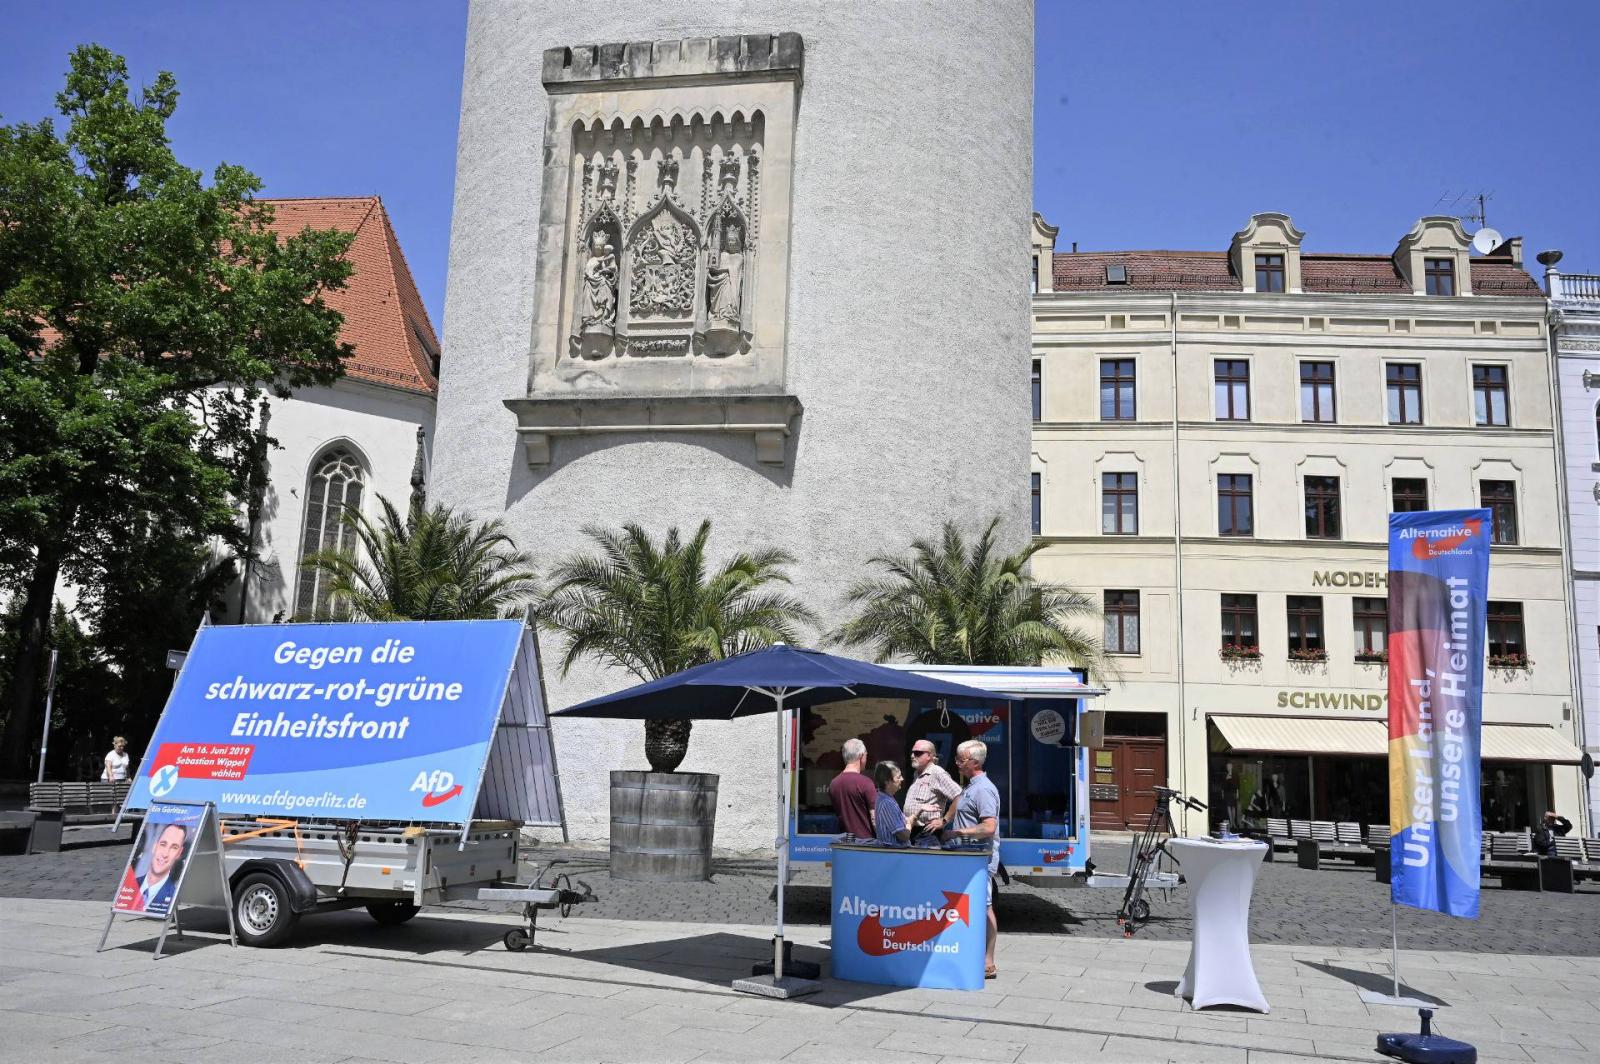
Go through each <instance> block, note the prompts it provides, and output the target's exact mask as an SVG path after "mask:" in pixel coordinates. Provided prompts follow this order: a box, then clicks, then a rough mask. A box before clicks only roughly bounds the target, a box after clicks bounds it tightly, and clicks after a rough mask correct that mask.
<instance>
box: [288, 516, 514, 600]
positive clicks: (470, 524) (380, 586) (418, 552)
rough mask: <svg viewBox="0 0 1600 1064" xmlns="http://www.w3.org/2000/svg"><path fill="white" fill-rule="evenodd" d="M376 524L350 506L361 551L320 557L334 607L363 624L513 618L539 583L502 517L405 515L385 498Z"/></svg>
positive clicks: (348, 520) (317, 563)
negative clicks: (478, 519)
mask: <svg viewBox="0 0 1600 1064" xmlns="http://www.w3.org/2000/svg"><path fill="white" fill-rule="evenodd" d="M378 502H379V503H380V504H381V505H382V507H383V516H382V517H381V518H380V519H379V520H378V521H372V520H371V519H369V518H367V517H366V516H365V515H363V514H362V513H361V512H360V511H359V510H355V509H346V510H345V512H344V515H343V517H342V520H343V521H344V522H345V524H347V525H349V526H350V528H351V530H352V531H354V532H355V534H356V539H357V542H358V544H359V548H358V549H357V550H355V551H351V552H347V553H340V552H334V551H324V552H322V553H320V554H313V555H311V556H310V557H309V558H308V559H306V560H307V562H308V564H310V565H312V566H314V567H316V568H317V569H320V570H321V571H322V572H324V573H326V574H328V578H329V590H330V591H331V593H332V602H333V603H334V611H335V612H336V613H337V614H339V615H340V616H349V617H352V618H355V619H358V620H363V621H463V620H484V619H489V618H494V617H509V616H511V615H513V614H514V613H516V611H517V610H519V609H520V608H521V607H522V606H523V604H524V603H526V602H527V601H528V600H529V599H530V598H531V597H532V596H533V594H534V592H535V591H536V590H537V588H538V576H537V574H536V573H535V572H534V569H533V564H532V558H531V557H530V556H529V555H528V554H525V553H524V552H522V551H519V550H517V549H516V544H515V543H513V542H512V540H511V537H510V536H509V535H508V534H507V533H506V531H505V529H504V528H503V527H502V526H501V524H500V522H499V521H498V520H491V521H484V522H481V523H478V522H474V521H473V520H472V519H471V518H468V517H466V516H463V515H460V514H456V513H452V512H451V510H450V509H449V507H446V506H434V507H433V508H432V509H423V508H422V507H421V506H412V507H411V510H410V512H409V515H408V516H407V517H406V518H405V519H403V520H402V519H401V517H400V512H399V511H398V510H396V509H395V507H394V504H393V503H391V502H390V501H389V500H388V499H386V498H384V497H383V496H382V495H380V496H378Z"/></svg>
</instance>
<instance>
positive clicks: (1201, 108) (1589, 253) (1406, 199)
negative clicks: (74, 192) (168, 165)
mask: <svg viewBox="0 0 1600 1064" xmlns="http://www.w3.org/2000/svg"><path fill="white" fill-rule="evenodd" d="M0 17H3V19H4V25H5V28H6V32H5V34H4V35H3V37H0V121H4V122H14V121H19V120H23V119H27V120H34V119H37V118H39V117H42V116H44V115H45V114H47V113H50V112H51V111H52V101H53V98H54V94H55V93H56V92H57V91H58V90H59V89H60V87H61V78H62V73H63V72H64V71H65V69H66V57H67V53H68V52H69V51H70V50H71V48H72V47H73V46H74V45H75V44H77V43H79V42H82V41H97V42H99V43H101V44H104V45H106V46H107V47H109V48H112V49H113V50H115V51H118V52H121V53H122V54H124V55H126V56H127V57H128V60H129V63H130V66H131V68H132V72H133V76H134V78H135V80H137V81H148V80H149V79H150V78H152V77H153V76H154V74H155V72H156V71H157V70H161V69H168V70H171V71H173V72H174V73H175V74H176V75H177V77H178V84H179V88H180V90H181V91H182V93H183V98H182V100H181V102H180V105H179V111H178V114H177V116H176V118H175V119H174V121H173V123H172V126H171V130H172V134H173V139H174V142H175V144H176V146H177V149H178V152H179V155H180V157H181V158H182V159H183V160H184V161H185V162H186V163H188V164H189V165H191V166H203V167H205V168H206V169H209V168H210V167H211V166H212V165H213V164H215V163H216V162H217V161H219V160H227V161H229V162H236V163H242V164H244V165H246V166H248V167H250V168H251V169H253V170H255V171H256V172H257V173H258V174H260V175H261V177H262V178H263V179H264V180H265V181H266V194H267V195H275V196H317V195H366V194H370V193H378V194H381V195H382V196H383V199H384V203H385V204H386V205H387V206H388V208H389V211H390V214H391V215H392V216H393V218H394V221H395V226H396V228H397V229H398V231H399V234H400V239H401V242H402V244H403V246H404V248H405V251H406V257H407V259H408V260H409V262H410V264H411V268H412V270H413V272H414V273H415V274H416V277H417V283H418V286H419V287H420V288H421V290H422V295H423V299H424V300H425V301H426V302H427V304H428V309H429V311H430V312H431V313H432V315H433V317H434V321H435V324H436V325H437V324H440V322H441V312H442V310H443V303H444V278H445V263H446V257H447V254H448V250H449V235H450V207H451V198H452V190H453V186H454V167H455V146H456V126H457V110H458V105H459V98H460V86H461V66H462V56H463V49H464V32H465V22H466V18H465V5H464V4H457V3H452V2H448V0H437V2H428V3H421V2H410V0H389V2H384V3H378V2H371V3H353V2H338V0H333V2H317V3H301V2H287V0H273V2H271V3H269V4H263V5H249V6H247V5H244V4H232V3H229V4H222V3H209V2H207V3H202V2H198V0H190V2H181V3H180V2H172V0H146V2H143V3H139V4H126V3H113V2H111V0H74V2H72V3H60V2H49V3H45V2H36V0H7V2H6V3H5V5H4V7H3V8H0ZM1597 40H1600V4H1595V3H1590V2H1588V0H1583V2H1570V3H1548V4H1521V3H1510V2H1501V0H1494V2H1491V0H1455V2H1449V3H1445V2H1434V0H1426V2H1402V3H1394V2H1392V0H1390V2H1385V3H1373V2H1368V0H1340V2H1338V3H1334V2H1331V0H1330V2H1326V3H1316V4H1313V3H1304V2H1296V0H1290V2H1288V3H1277V4H1267V3H1264V2H1258V3H1244V2H1220V0H1215V2H1205V3H1191V2H1181V3H1180V2H1155V0H1151V2H1143V3H1133V2H1129V3H1123V4H1105V3H1092V2H1079V0H1073V2H1070V3H1069V2H1066V0H1039V8H1038V40H1037V58H1038V78H1037V93H1036V97H1035V104H1034V116H1035V121H1034V141H1035V147H1036V152H1035V161H1034V195H1035V203H1036V206H1037V208H1038V209H1039V210H1040V211H1042V212H1043V213H1044V215H1045V217H1046V218H1048V219H1049V220H1050V222H1051V223H1053V224H1056V225H1059V226H1060V227H1061V236H1060V240H1061V242H1062V243H1061V247H1062V249H1063V250H1064V249H1066V248H1067V247H1069V246H1070V244H1071V242H1072V241H1074V240H1076V241H1078V244H1079V247H1081V248H1083V249H1085V250H1090V249H1106V248H1154V247H1169V248H1199V249H1206V248H1209V249H1218V250H1220V249H1222V248H1225V247H1227V244H1228V239H1229V237H1230V236H1231V235H1232V234H1233V232H1234V231H1235V230H1237V229H1238V228H1239V227H1240V226H1241V225H1243V224H1244V222H1245V220H1246V219H1247V218H1248V217H1249V216H1250V214H1251V213H1253V212H1256V211H1263V210H1281V211H1285V212H1287V213H1289V214H1290V215H1292V216H1293V217H1294V220H1295V223H1296V224H1297V225H1298V226H1299V227H1300V228H1301V229H1303V230H1305V232H1306V234H1307V235H1306V244H1305V246H1306V247H1307V248H1308V249H1315V250H1323V251H1366V252H1388V251H1390V250H1392V249H1393V247H1394V245H1395V242H1396V241H1397V240H1398V239H1399V238H1400V237H1401V235H1403V234H1404V233H1405V232H1406V231H1407V230H1408V229H1409V228H1410V226H1411V224H1412V223H1413V222H1414V221H1415V220H1416V219H1417V218H1418V217H1420V216H1422V215H1424V214H1431V213H1452V214H1453V213H1461V212H1463V211H1466V210H1470V209H1472V207H1471V206H1468V205H1465V200H1463V205H1460V206H1454V207H1452V206H1451V205H1450V201H1451V200H1454V199H1455V198H1456V197H1458V196H1463V195H1465V194H1475V193H1477V192H1479V191H1485V192H1492V193H1493V198H1492V199H1491V200H1490V201H1489V204H1488V213H1489V223H1490V225H1492V226H1494V227H1495V228H1497V229H1499V230H1500V231H1501V232H1502V233H1505V234H1506V235H1513V234H1519V235H1522V236H1524V237H1525V238H1526V248H1527V256H1528V261H1529V263H1530V264H1532V265H1533V269H1534V271H1535V272H1536V273H1537V271H1538V269H1539V267H1538V266H1537V264H1533V255H1534V253H1535V252H1537V251H1539V250H1542V249H1544V248H1549V247H1559V248H1562V249H1563V250H1565V252H1566V256H1567V257H1566V259H1565V260H1564V261H1563V263H1562V266H1563V267H1564V268H1566V269H1569V270H1574V271H1578V272H1600V200H1597V198H1596V190H1597V186H1600V165H1597V164H1600V137H1597V133H1600V123H1597V122H1596V121H1595V120H1594V118H1593V117H1592V116H1593V114H1594V109H1595V106H1596V103H1597V101H1600V62H1597V61H1596V55H1597V51H1596V46H1595V45H1594V43H1593V42H1595V41H1597ZM1586 46H1587V47H1588V54H1587V55H1586V54H1585V47H1586ZM1585 113H1586V114H1587V115H1588V116H1589V117H1588V118H1584V117H1581V116H1582V115H1583V114H1585ZM1441 196H1442V197H1444V202H1443V203H1441V202H1440V198H1441ZM1469 228H1471V226H1469Z"/></svg>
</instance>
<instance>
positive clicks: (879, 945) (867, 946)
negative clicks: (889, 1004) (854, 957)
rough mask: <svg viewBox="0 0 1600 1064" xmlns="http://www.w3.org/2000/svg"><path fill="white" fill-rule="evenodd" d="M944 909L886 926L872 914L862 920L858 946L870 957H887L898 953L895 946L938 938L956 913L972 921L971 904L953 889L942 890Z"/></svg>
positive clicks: (912, 944)
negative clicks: (911, 920)
mask: <svg viewBox="0 0 1600 1064" xmlns="http://www.w3.org/2000/svg"><path fill="white" fill-rule="evenodd" d="M943 894H944V901H945V908H943V909H935V910H934V911H933V913H932V915H930V916H928V917H927V918H925V919H922V920H917V921H914V922H912V923H909V924H901V925H900V926H899V927H884V926H883V922H882V921H881V920H879V919H878V918H877V917H876V916H869V917H867V918H866V919H865V920H862V921H861V926H860V927H859V928H857V929H856V945H857V946H860V947H861V952H862V953H865V954H866V955H867V956H869V957H886V956H888V955H889V954H891V953H894V952H896V950H895V948H894V945H895V943H899V944H900V945H902V946H915V945H917V944H919V943H922V942H927V941H928V940H929V939H933V938H938V937H939V936H940V935H942V934H943V933H944V929H945V928H947V927H949V926H950V925H951V923H953V922H954V921H952V920H951V919H950V917H951V916H955V917H956V918H958V919H959V920H960V921H961V922H962V923H964V924H970V923H971V921H970V920H969V919H968V914H969V913H970V911H971V910H970V907H969V904H968V901H967V896H966V895H965V894H956V893H954V892H952V891H948V890H947V891H943Z"/></svg>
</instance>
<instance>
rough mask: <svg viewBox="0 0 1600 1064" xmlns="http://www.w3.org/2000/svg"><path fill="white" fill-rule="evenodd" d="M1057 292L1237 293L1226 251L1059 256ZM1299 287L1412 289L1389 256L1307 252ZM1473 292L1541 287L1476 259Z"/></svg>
mask: <svg viewBox="0 0 1600 1064" xmlns="http://www.w3.org/2000/svg"><path fill="white" fill-rule="evenodd" d="M1107 266H1124V267H1126V268H1127V271H1128V283H1127V284H1107V283H1106V267H1107ZM1051 270H1052V272H1053V274H1054V278H1055V290H1056V291H1057V292H1081V291H1085V290H1089V289H1103V290H1115V289H1120V288H1130V289H1136V290H1139V291H1160V292H1171V291H1179V292H1239V291H1242V290H1243V286H1242V285H1241V284H1240V283H1239V279H1238V278H1237V277H1235V276H1234V275H1233V269H1232V267H1231V265H1230V264H1229V262H1228V253H1227V252H1225V251H1073V252H1064V253H1063V252H1058V253H1057V254H1056V256H1055V259H1054V261H1053V262H1052V263H1051ZM1300 284H1301V287H1302V288H1303V289H1304V290H1305V291H1307V292H1328V293H1334V292H1343V293H1357V294H1359V293H1373V294H1379V293H1393V294H1396V295H1407V294H1409V293H1410V291H1411V288H1410V286H1409V285H1407V284H1406V282H1405V279H1404V278H1402V277H1401V276H1400V272H1399V271H1398V270H1396V269H1395V266H1394V261H1393V260H1392V259H1391V258H1389V256H1387V255H1341V254H1332V253H1321V252H1303V253H1301V255H1300ZM1472 292H1473V294H1474V295H1483V296H1538V295H1542V294H1543V293H1542V292H1541V291H1540V289H1539V284H1538V282H1537V281H1535V280H1534V279H1533V278H1532V277H1530V276H1529V275H1528V272H1527V271H1526V270H1524V269H1523V268H1522V267H1521V266H1518V265H1517V264H1516V263H1514V262H1513V261H1512V260H1511V256H1510V255H1509V254H1503V255H1502V254H1491V255H1485V256H1482V257H1480V258H1474V259H1473V260H1472Z"/></svg>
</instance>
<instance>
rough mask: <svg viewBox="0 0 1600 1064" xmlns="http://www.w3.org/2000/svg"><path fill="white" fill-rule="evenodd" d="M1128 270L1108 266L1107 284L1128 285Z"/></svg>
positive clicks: (1124, 267) (1121, 267)
mask: <svg viewBox="0 0 1600 1064" xmlns="http://www.w3.org/2000/svg"><path fill="white" fill-rule="evenodd" d="M1127 283H1128V268H1127V267H1126V266H1107V267H1106V284H1127Z"/></svg>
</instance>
